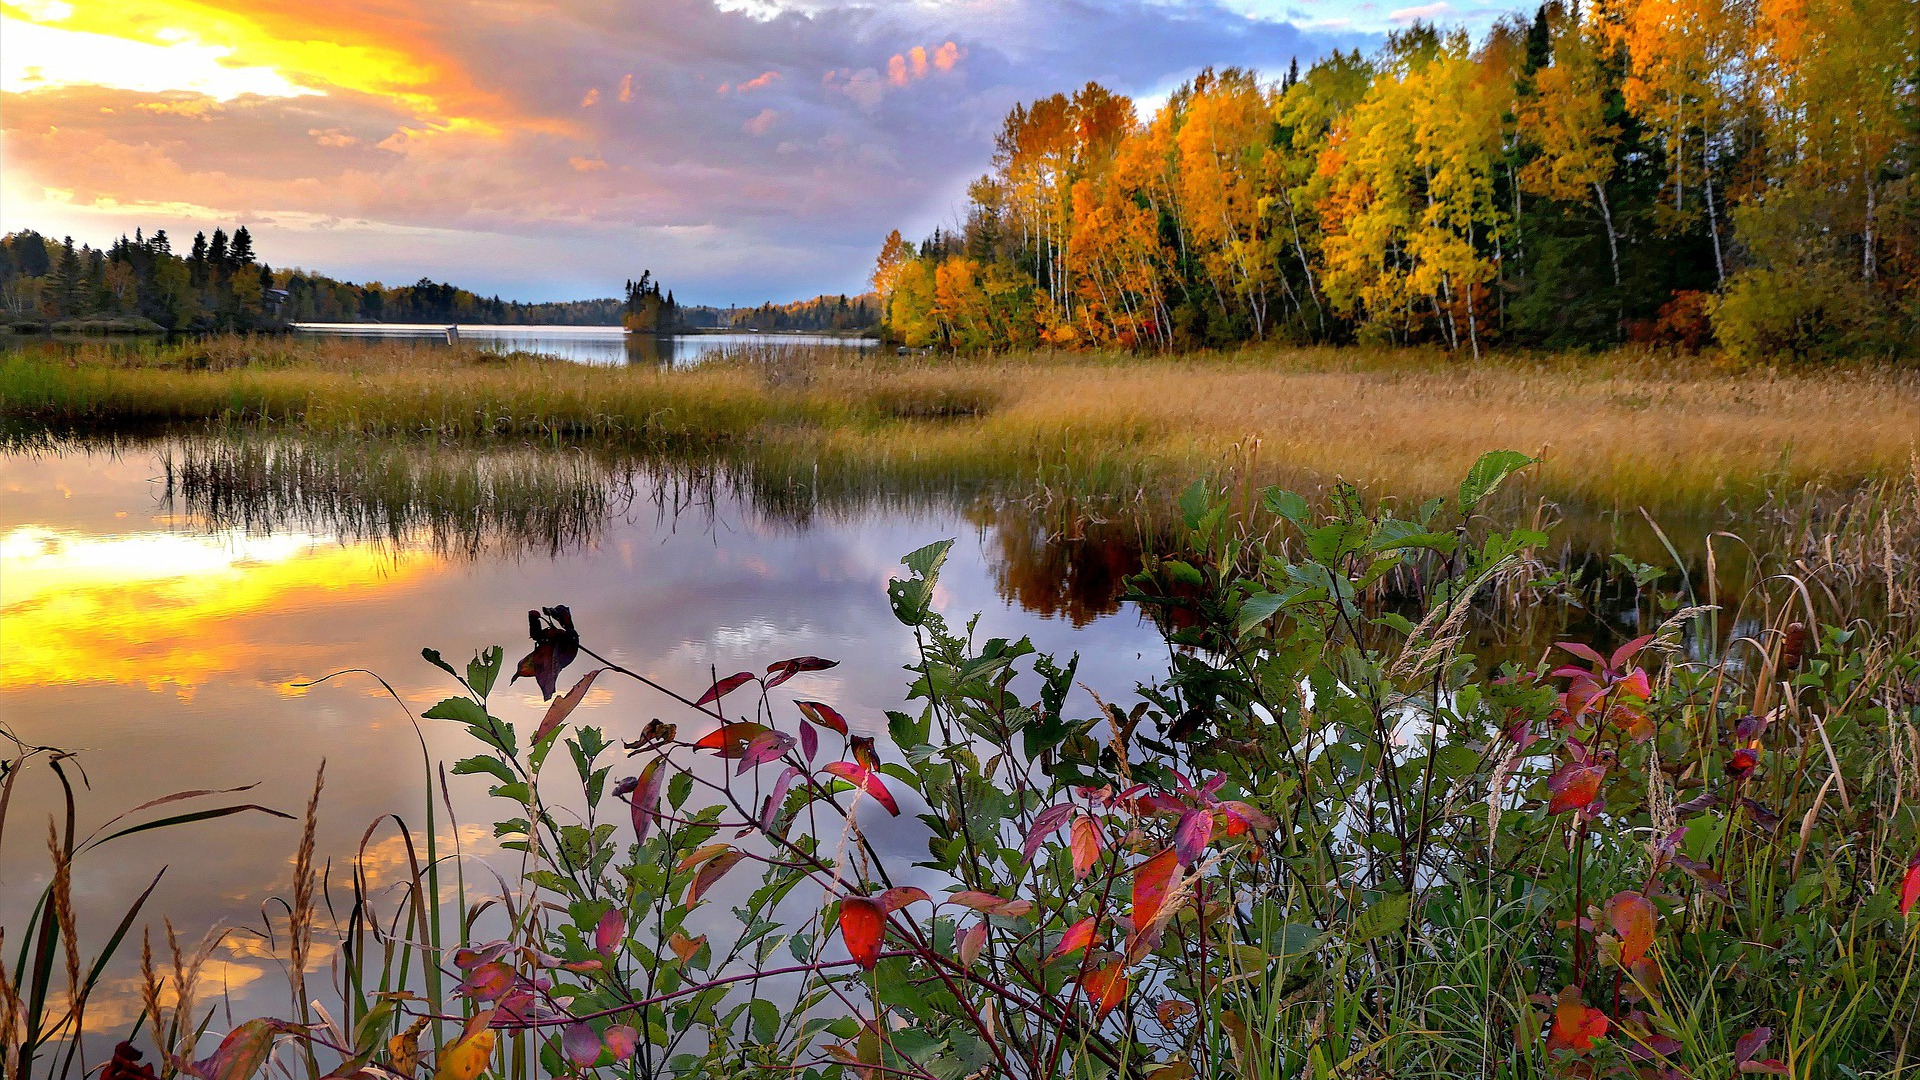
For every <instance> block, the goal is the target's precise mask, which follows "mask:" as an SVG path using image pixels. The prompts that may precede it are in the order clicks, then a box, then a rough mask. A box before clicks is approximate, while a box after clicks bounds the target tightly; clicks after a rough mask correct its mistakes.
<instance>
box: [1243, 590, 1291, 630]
mask: <svg viewBox="0 0 1920 1080" xmlns="http://www.w3.org/2000/svg"><path fill="white" fill-rule="evenodd" d="M1292 595H1294V594H1291V593H1287V594H1282V593H1255V594H1253V595H1252V596H1249V597H1247V598H1246V599H1245V600H1244V601H1242V602H1241V604H1240V611H1239V613H1238V614H1237V615H1235V616H1234V620H1233V632H1234V633H1235V634H1244V633H1246V632H1247V631H1249V630H1251V629H1253V628H1254V627H1256V626H1259V625H1260V624H1261V623H1263V622H1266V621H1267V620H1268V619H1271V618H1273V616H1274V613H1275V612H1277V611H1279V610H1280V609H1281V608H1282V607H1284V606H1286V603H1287V600H1288V599H1290V598H1291V596H1292Z"/></svg>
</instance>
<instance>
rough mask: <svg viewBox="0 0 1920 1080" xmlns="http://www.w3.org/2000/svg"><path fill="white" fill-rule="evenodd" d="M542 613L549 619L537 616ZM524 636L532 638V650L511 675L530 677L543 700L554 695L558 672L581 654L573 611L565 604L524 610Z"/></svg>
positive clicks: (558, 677) (519, 677)
mask: <svg viewBox="0 0 1920 1080" xmlns="http://www.w3.org/2000/svg"><path fill="white" fill-rule="evenodd" d="M543 612H544V613H545V615H546V616H547V620H548V621H542V619H541V618H540V616H541V614H542V613H543ZM527 635H528V636H529V637H531V638H533V651H532V652H530V653H528V654H527V655H526V656H524V657H522V658H521V660H520V664H519V666H518V667H516V668H514V671H513V678H512V679H509V680H508V682H517V681H519V680H520V679H522V678H531V679H532V680H533V681H534V682H535V683H537V684H539V686H540V698H541V700H542V701H544V700H546V699H547V698H550V697H552V696H553V687H554V684H555V683H556V682H558V681H559V679H560V673H561V672H562V671H565V670H566V667H567V665H568V664H571V663H573V660H574V657H576V656H579V655H580V634H579V632H578V631H576V630H575V629H574V628H573V612H571V611H569V610H568V609H567V606H566V605H565V604H558V605H555V606H554V607H550V608H542V609H540V610H539V611H529V612H527Z"/></svg>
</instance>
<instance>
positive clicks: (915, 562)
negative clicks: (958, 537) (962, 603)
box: [900, 540, 953, 581]
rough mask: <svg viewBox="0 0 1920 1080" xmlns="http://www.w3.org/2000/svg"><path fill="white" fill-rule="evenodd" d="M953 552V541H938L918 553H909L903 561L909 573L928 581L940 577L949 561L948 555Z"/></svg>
mask: <svg viewBox="0 0 1920 1080" xmlns="http://www.w3.org/2000/svg"><path fill="white" fill-rule="evenodd" d="M952 550H953V541H952V540H936V541H934V542H933V543H931V544H928V545H927V546H926V547H923V548H920V549H919V550H917V551H913V552H909V553H908V554H907V556H906V557H905V558H903V559H901V560H900V561H901V563H903V564H904V565H905V566H906V568H907V572H908V573H911V574H912V575H913V576H914V577H918V578H926V579H927V580H928V581H932V580H933V579H935V578H937V577H939V576H940V567H941V565H942V564H944V563H945V562H946V561H947V553H948V552H950V551H952Z"/></svg>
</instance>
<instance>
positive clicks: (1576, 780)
mask: <svg viewBox="0 0 1920 1080" xmlns="http://www.w3.org/2000/svg"><path fill="white" fill-rule="evenodd" d="M1606 775H1607V767H1606V766H1605V765H1577V764H1572V763H1568V764H1566V765H1562V766H1560V767H1559V768H1558V769H1555V770H1554V772H1553V775H1552V776H1549V777H1547V790H1548V791H1550V792H1552V793H1553V799H1552V801H1550V802H1548V803H1547V813H1549V814H1564V813H1566V812H1567V811H1569V810H1589V809H1592V807H1593V801H1594V800H1595V799H1596V798H1598V797H1599V795H1600V780H1601V778H1602V777H1604V776H1606Z"/></svg>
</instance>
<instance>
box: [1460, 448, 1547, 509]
mask: <svg viewBox="0 0 1920 1080" xmlns="http://www.w3.org/2000/svg"><path fill="white" fill-rule="evenodd" d="M1533 460H1534V459H1532V458H1530V457H1528V456H1527V455H1525V454H1522V453H1520V452H1519V451H1518V450H1493V451H1489V452H1487V453H1485V454H1482V455H1480V460H1479V461H1476V462H1474V463H1473V468H1471V469H1468V470H1467V478H1466V479H1465V480H1462V481H1461V482H1460V513H1461V514H1463V515H1464V514H1470V513H1472V512H1473V508H1474V507H1475V506H1478V505H1479V504H1480V500H1481V499H1484V498H1486V497H1487V496H1489V495H1491V494H1493V491H1494V489H1495V488H1497V487H1499V486H1500V484H1501V482H1502V481H1504V480H1506V478H1507V477H1509V476H1512V475H1513V474H1514V473H1515V472H1517V471H1519V470H1520V469H1524V468H1526V467H1527V466H1528V465H1531V464H1533Z"/></svg>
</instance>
